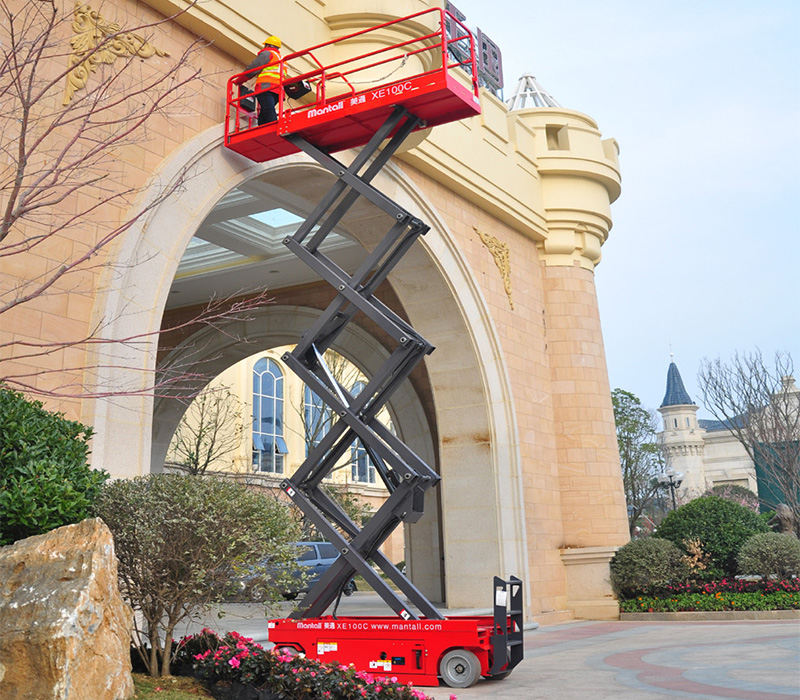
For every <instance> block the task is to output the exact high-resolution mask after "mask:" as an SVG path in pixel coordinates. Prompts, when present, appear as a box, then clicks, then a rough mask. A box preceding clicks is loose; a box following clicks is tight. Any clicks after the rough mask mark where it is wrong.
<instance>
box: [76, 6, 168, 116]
mask: <svg viewBox="0 0 800 700" xmlns="http://www.w3.org/2000/svg"><path fill="white" fill-rule="evenodd" d="M73 15H74V17H73V20H72V31H73V32H74V33H75V36H73V37H72V39H70V42H69V43H70V46H72V55H70V57H69V68H70V70H69V73H68V74H67V85H66V88H65V89H64V100H63V102H62V104H63V105H65V106H66V105H68V104H69V103H70V102H71V100H72V97H73V95H74V94H75V91H76V90H82V89H83V88H85V87H86V83H87V82H88V80H89V76H90V75H91V74H92V73H94V72H95V71H96V70H97V67H98V66H99V65H100V64H102V63H107V64H111V63H114V61H116V60H117V59H118V58H120V57H121V56H139V58H151V57H152V56H169V54H168V53H167V52H166V51H161V50H160V49H157V48H156V47H155V46H153V45H152V44H150V43H148V42H147V41H145V40H144V38H142V37H141V36H139V35H138V34H134V33H133V32H125V31H122V27H120V25H119V24H117V23H116V22H106V21H105V20H104V19H103V17H102V15H101V14H100V13H99V12H97V11H96V10H93V9H92V8H91V7H89V5H88V4H86V5H82V4H80V3H77V4H76V5H75V10H74V12H73Z"/></svg>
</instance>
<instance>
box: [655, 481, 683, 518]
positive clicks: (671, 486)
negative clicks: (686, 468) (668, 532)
mask: <svg viewBox="0 0 800 700" xmlns="http://www.w3.org/2000/svg"><path fill="white" fill-rule="evenodd" d="M658 483H659V484H663V485H664V486H667V487H668V488H669V492H670V494H671V495H672V510H675V509H676V508H677V507H678V504H677V502H676V501H675V490H676V489H678V488H680V485H681V484H682V483H683V474H681V473H680V472H673V471H668V472H666V473H665V474H659V475H658Z"/></svg>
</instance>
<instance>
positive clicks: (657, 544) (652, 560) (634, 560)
mask: <svg viewBox="0 0 800 700" xmlns="http://www.w3.org/2000/svg"><path fill="white" fill-rule="evenodd" d="M687 573H688V569H687V566H686V563H685V562H684V560H683V553H682V552H681V550H680V549H678V547H676V546H675V545H674V544H673V543H672V542H669V541H668V540H659V539H654V538H652V537H646V538H644V539H641V540H632V541H631V542H628V544H626V545H625V546H624V547H621V548H620V549H619V550H618V551H617V553H616V554H615V555H614V558H613V559H612V560H611V585H612V586H613V588H614V591H615V592H616V593H617V595H619V596H622V597H624V598H628V597H631V596H634V595H636V594H637V593H642V592H656V591H659V590H662V589H664V588H666V587H667V586H668V585H669V584H675V583H679V582H681V581H683V580H684V579H685V578H686V575H687Z"/></svg>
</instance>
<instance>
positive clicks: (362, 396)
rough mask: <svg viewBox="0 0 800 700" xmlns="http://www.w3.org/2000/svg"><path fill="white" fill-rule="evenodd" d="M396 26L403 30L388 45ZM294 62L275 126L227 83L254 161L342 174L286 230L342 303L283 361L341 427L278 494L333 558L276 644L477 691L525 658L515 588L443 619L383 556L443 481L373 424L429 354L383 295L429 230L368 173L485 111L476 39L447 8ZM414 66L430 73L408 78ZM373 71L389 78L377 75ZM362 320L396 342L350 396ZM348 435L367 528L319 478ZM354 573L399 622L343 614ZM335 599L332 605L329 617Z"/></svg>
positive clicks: (232, 116) (281, 623)
mask: <svg viewBox="0 0 800 700" xmlns="http://www.w3.org/2000/svg"><path fill="white" fill-rule="evenodd" d="M392 29H397V30H398V31H397V32H396V33H395V36H403V37H405V38H404V39H403V40H402V41H400V42H398V43H396V44H393V45H391V46H386V37H387V36H391V35H392V33H393V32H392V31H391V30H392ZM372 32H375V33H377V34H378V37H377V40H376V42H374V43H373V44H372V46H379V47H380V48H377V49H374V50H370V51H368V52H367V53H362V54H360V55H355V56H349V57H345V58H342V55H343V54H344V53H345V51H344V50H343V48H342V46H341V45H342V44H344V45H345V46H346V47H350V48H352V47H355V46H358V45H359V44H363V43H367V44H369V42H370V39H371V37H370V34H371V33H372ZM337 45H339V46H338V47H337ZM287 65H288V66H290V67H292V68H293V69H295V71H299V66H302V67H303V69H304V70H303V71H302V72H298V73H297V74H295V75H292V76H291V77H286V78H284V79H283V83H282V84H281V85H280V86H279V88H278V90H279V93H280V95H279V96H280V100H279V106H278V119H277V121H276V122H273V123H271V124H265V125H263V126H258V125H257V123H256V118H255V114H254V113H253V112H252V111H248V110H247V109H246V108H245V104H246V103H245V100H252V97H253V94H254V93H249V94H240V89H239V88H240V86H241V85H242V84H243V83H244V82H246V81H247V79H248V78H251V77H253V76H254V74H255V73H254V72H251V73H249V74H248V73H240V74H238V75H235V76H233V77H232V78H231V79H230V80H229V81H228V93H227V106H228V115H227V120H226V130H225V146H226V147H227V148H229V149H231V150H233V151H235V152H237V153H240V154H242V155H244V156H246V157H248V158H250V159H251V160H254V161H257V162H263V161H267V160H272V159H274V158H279V157H281V156H285V155H288V154H291V153H296V152H298V151H301V150H302V151H304V152H305V153H307V154H308V155H309V156H311V157H312V158H314V159H315V160H316V161H317V162H318V163H320V164H321V165H323V166H324V167H325V168H327V169H328V170H329V171H330V172H331V173H332V174H333V175H334V177H335V179H336V181H335V182H334V184H333V186H332V187H331V189H330V191H329V192H328V194H326V195H325V196H324V197H323V198H322V200H321V201H320V203H319V204H318V205H317V206H316V208H315V209H314V211H312V212H311V214H310V215H309V216H308V217H307V218H306V220H305V221H304V222H303V223H302V224H301V225H300V226H299V227H298V229H297V231H296V232H295V233H294V234H293V235H292V236H290V237H287V238H286V239H284V244H285V245H286V246H287V247H288V248H289V249H290V250H291V251H292V252H293V253H294V254H295V255H296V256H297V257H298V258H300V260H302V261H303V262H304V263H306V264H307V265H308V266H309V267H310V268H312V270H313V271H314V272H316V273H317V274H318V275H319V276H320V277H321V278H322V279H324V280H326V281H327V282H329V283H330V284H331V285H332V286H333V287H334V288H335V289H336V296H335V298H334V300H333V301H332V302H331V303H330V305H329V306H328V308H327V309H326V310H325V311H323V313H322V315H321V316H320V317H319V319H318V320H317V321H315V322H314V324H313V325H312V326H311V327H310V328H309V329H308V330H307V331H306V332H305V333H304V334H303V336H302V338H301V339H300V341H299V342H298V343H297V345H296V346H295V348H294V349H293V350H292V351H291V352H289V353H286V354H285V355H284V356H283V357H282V359H283V361H284V363H285V364H286V365H287V366H288V367H289V368H290V369H292V370H293V371H294V372H295V373H296V374H297V375H298V376H299V377H300V378H301V379H302V380H303V382H304V383H305V384H306V385H307V386H308V387H309V388H310V389H311V390H312V391H313V392H314V393H315V395H316V396H317V397H319V398H320V399H321V400H322V401H323V402H324V403H325V405H326V406H327V408H328V410H329V411H330V415H331V417H332V419H334V420H333V422H332V424H331V425H330V427H329V430H328V432H327V433H326V434H325V435H324V436H323V437H322V439H321V440H320V441H319V443H318V444H317V445H316V446H314V447H312V448H311V449H310V451H309V454H308V456H307V458H306V460H305V462H303V464H301V465H300V467H298V469H297V470H296V471H295V473H294V474H293V475H292V476H291V477H288V478H286V479H284V480H283V481H282V482H281V489H282V490H283V491H284V493H285V494H286V495H287V496H288V497H289V498H290V499H291V500H292V501H293V502H294V504H295V505H296V506H297V507H298V508H300V509H301V510H302V511H303V513H304V514H305V515H306V517H308V518H309V520H311V521H312V522H313V523H314V524H315V525H316V526H317V529H318V530H319V531H320V532H321V533H322V534H323V535H324V536H325V538H326V539H327V540H328V541H330V542H331V543H333V545H334V546H335V547H336V548H337V550H338V551H339V553H340V556H339V558H338V559H337V560H336V561H335V563H334V565H333V566H331V567H330V569H329V570H328V571H327V572H326V573H325V574H323V575H322V577H321V578H320V579H319V581H318V582H317V583H315V584H314V586H312V588H311V589H310V590H309V591H308V593H307V594H306V595H305V597H304V598H303V600H302V601H301V602H300V603H299V605H298V609H297V610H295V611H294V612H293V613H292V614H291V615H290V617H289V618H287V619H278V620H271V621H270V622H269V638H270V641H271V642H273V643H275V645H276V646H277V647H278V648H279V649H283V650H285V651H286V652H287V653H304V654H306V656H308V657H310V658H314V659H319V660H320V661H336V662H338V663H352V664H354V665H355V666H356V667H357V668H359V669H360V670H364V671H367V672H371V673H374V674H375V675H379V676H389V677H396V678H397V679H398V680H400V681H402V682H413V683H415V684H416V685H438V683H439V678H440V677H441V679H442V680H443V681H444V682H445V683H446V684H447V685H450V686H453V687H466V686H469V685H472V684H473V683H474V682H475V681H476V680H477V679H478V678H480V677H481V676H484V677H486V678H492V679H500V678H504V677H505V676H506V675H508V674H509V673H510V672H511V670H512V669H513V668H514V667H515V666H516V665H517V664H518V663H519V662H520V660H521V659H522V653H523V652H522V614H523V610H522V582H521V581H520V580H519V579H518V578H515V577H513V576H511V577H510V578H509V579H508V580H504V579H500V578H497V577H495V579H494V591H493V598H494V599H493V605H494V612H493V615H483V616H458V617H456V616H451V617H444V616H443V615H442V614H441V613H440V612H439V611H438V610H437V609H436V607H435V606H434V605H433V604H432V603H431V602H430V601H429V600H428V599H427V598H426V597H425V595H424V594H423V593H422V592H421V591H420V590H419V589H417V588H416V586H414V584H413V583H412V582H411V581H410V580H409V579H408V578H407V577H406V576H405V575H404V574H403V573H402V572H401V571H399V570H398V569H397V567H396V566H394V565H393V564H392V563H391V562H390V561H389V560H388V559H386V557H385V556H384V555H383V554H382V553H381V551H380V546H381V545H382V544H383V543H384V542H385V541H386V539H388V537H389V535H391V533H392V532H393V531H394V530H395V529H396V528H397V527H398V526H400V525H401V524H403V523H404V522H409V523H411V522H416V521H417V520H418V519H419V518H420V517H421V516H422V513H423V506H424V500H425V498H424V496H425V492H426V491H427V490H428V489H430V488H432V487H433V486H435V485H436V484H437V483H438V482H439V481H440V477H439V475H438V474H437V473H436V472H435V471H434V470H433V469H431V468H430V467H429V466H428V465H427V464H426V463H425V462H424V461H423V460H422V459H421V458H420V457H419V456H417V455H416V454H414V452H413V451H411V450H410V449H409V447H408V446H407V445H405V444H404V443H403V442H401V441H400V440H399V438H397V436H395V435H394V434H393V433H392V432H391V431H389V430H388V429H387V428H386V427H385V426H384V425H383V424H382V423H380V421H379V420H378V414H379V411H380V410H381V408H382V407H383V406H384V405H385V404H386V403H387V402H388V401H389V399H390V397H391V395H392V393H393V392H394V391H395V390H396V389H397V388H398V387H399V386H400V385H401V384H402V383H403V382H404V381H405V380H406V379H407V378H408V376H409V375H410V373H411V371H412V369H413V368H414V367H415V366H416V364H418V363H419V362H421V361H422V360H423V359H424V357H425V356H426V355H427V354H429V353H430V352H433V350H434V347H433V345H431V344H430V343H428V342H427V341H426V340H425V339H424V338H423V337H422V336H420V335H419V334H418V333H417V332H416V331H415V330H414V329H413V328H412V327H411V326H410V325H409V324H408V323H407V322H406V321H404V320H403V319H402V318H400V317H399V316H397V314H395V313H394V312H392V311H391V310H390V309H389V308H388V307H386V306H385V305H383V304H382V303H381V302H380V301H379V300H378V299H377V298H376V297H375V296H374V292H375V291H376V290H377V289H378V288H379V286H380V285H381V284H382V283H383V282H384V281H385V280H386V278H387V277H388V275H389V273H390V272H391V270H392V269H393V268H394V266H395V265H396V264H397V263H398V262H399V260H400V258H401V257H402V256H403V255H404V254H405V253H406V252H407V250H408V249H409V247H410V246H411V245H413V243H414V242H415V241H416V239H417V238H418V237H419V236H421V235H424V234H425V233H426V232H427V231H428V230H429V228H430V227H429V226H427V225H426V224H424V223H423V222H422V221H420V220H419V219H418V218H417V217H416V216H414V215H413V214H412V213H411V212H409V211H407V210H405V209H403V208H402V207H401V206H400V205H398V204H397V203H396V202H393V201H392V200H390V199H389V198H388V197H386V196H385V195H383V194H382V193H380V192H379V191H378V190H376V189H375V187H374V186H373V185H372V184H371V181H372V180H373V179H374V177H375V175H377V173H378V172H379V171H380V170H381V168H382V167H383V166H384V165H386V164H387V163H388V161H389V159H390V158H391V156H392V155H393V154H394V153H396V152H397V149H398V148H399V147H400V146H401V145H402V143H403V141H404V140H405V139H406V138H407V137H408V136H410V135H411V134H412V133H413V132H414V131H418V130H420V129H425V128H428V127H432V126H436V125H439V124H445V123H447V122H451V121H456V120H459V119H463V118H466V117H471V116H474V115H476V114H479V113H480V102H479V99H478V80H477V74H476V68H475V51H474V45H473V38H472V35H471V34H470V32H469V30H468V29H467V28H466V27H465V26H464V25H463V24H461V23H460V22H459V21H458V20H457V19H456V18H455V17H453V16H452V15H450V14H449V13H448V12H445V11H444V10H442V9H439V8H434V9H431V10H426V11H424V12H420V13H417V14H414V15H410V16H408V17H404V18H401V19H398V20H395V21H393V22H387V23H385V24H382V25H379V26H377V27H372V28H370V29H365V30H363V31H360V32H355V33H353V34H349V35H347V36H345V37H341V38H339V39H336V40H333V41H330V42H326V43H324V44H320V45H318V46H314V47H312V48H310V49H306V50H304V51H298V52H296V53H292V54H289V55H287V56H285V57H284V58H282V59H281V70H280V74H281V75H284V74H285V73H284V66H287ZM410 65H417V66H418V67H421V70H417V71H416V72H414V71H413V70H411V69H410V68H409V66H410ZM309 66H310V68H309ZM256 72H257V71H256ZM377 74H380V75H381V76H382V77H381V78H375V77H374V76H375V75H377ZM299 81H305V82H306V83H307V84H308V86H309V87H310V88H311V91H310V92H309V94H308V95H307V97H306V101H305V102H303V103H297V104H294V103H293V105H287V104H286V100H285V86H284V83H285V84H292V83H297V82H299ZM358 146H363V148H361V149H360V151H359V152H358V153H357V154H356V156H355V157H354V158H353V161H352V162H351V163H350V164H349V165H346V164H344V163H341V162H340V161H338V160H336V158H335V157H333V156H332V155H331V154H332V153H336V152H338V151H342V150H344V149H348V148H355V147H358ZM359 198H366V199H368V200H369V201H370V202H372V203H373V204H374V205H375V206H376V207H378V208H379V209H382V210H383V212H384V213H385V214H386V215H387V217H388V225H389V229H390V230H389V232H388V233H387V234H386V235H385V236H384V238H383V240H381V241H380V242H379V243H378V244H377V245H376V246H375V247H374V248H373V250H371V251H367V253H366V257H365V259H364V260H363V261H362V262H361V263H360V264H359V265H358V266H357V269H356V270H355V272H349V271H345V270H343V269H342V268H340V267H339V266H338V265H337V264H336V263H335V262H334V261H333V260H332V259H331V258H329V257H327V256H326V255H325V254H324V253H323V251H322V250H321V246H322V243H323V242H324V240H325V238H326V237H327V236H328V235H329V234H330V233H332V232H333V231H334V228H335V227H336V225H337V224H338V223H339V221H341V219H342V217H343V216H344V215H345V214H346V212H347V211H348V210H349V208H350V207H351V206H352V205H353V204H354V202H355V201H356V200H357V199H359ZM358 313H363V314H364V315H365V316H366V317H368V318H369V319H370V320H371V321H372V322H373V323H374V324H376V325H377V326H379V327H380V328H381V329H382V330H383V332H384V333H385V336H386V337H387V338H388V339H389V340H388V341H387V343H389V344H390V343H394V344H395V347H394V348H393V349H392V350H391V354H390V356H389V357H388V359H386V360H385V362H384V364H383V365H382V366H381V367H380V368H378V369H377V370H376V371H375V373H374V375H373V376H372V377H371V378H370V379H369V381H368V382H367V385H366V386H363V387H362V388H361V390H360V391H359V393H358V394H357V395H356V394H351V393H350V391H351V388H350V387H345V386H342V385H341V384H340V383H339V382H338V381H337V380H336V379H335V378H334V376H333V374H332V373H331V371H330V368H329V367H327V365H326V363H325V359H324V354H325V351H326V350H327V349H328V348H330V347H331V346H332V345H333V344H334V343H335V341H336V338H337V337H338V336H339V334H340V333H341V332H342V331H343V330H344V328H345V326H346V325H347V324H348V323H349V322H350V321H351V320H352V319H353V317H354V316H355V315H356V314H358ZM354 440H359V441H360V443H361V446H362V447H363V448H364V450H365V451H366V453H367V454H368V455H369V458H370V460H371V462H372V464H373V465H374V466H375V469H376V472H377V474H378V475H379V476H380V478H381V480H382V481H383V483H384V485H385V487H386V489H387V490H388V492H389V498H388V499H387V501H386V502H385V503H384V504H383V505H382V506H381V507H380V508H379V509H378V510H377V511H376V512H375V513H374V514H373V515H372V517H371V518H370V520H369V521H367V522H366V523H364V524H362V525H357V524H356V523H354V522H353V521H352V520H350V518H349V517H348V516H347V514H346V513H345V512H344V511H343V510H342V509H341V508H340V507H339V505H338V504H337V503H336V502H335V501H334V500H333V499H331V498H330V496H329V495H328V494H327V492H326V490H325V489H324V485H323V483H322V482H323V479H325V478H326V477H328V476H330V475H331V473H332V472H333V471H334V470H335V469H336V468H337V465H338V463H339V461H340V460H341V458H342V456H343V455H344V454H345V453H347V452H348V450H349V449H350V446H351V445H352V444H353V442H354ZM476 497H477V495H476ZM378 569H380V570H381V571H382V572H383V573H384V575H385V576H386V578H387V579H388V580H389V581H391V583H393V584H394V586H395V587H396V589H397V590H395V589H394V588H392V587H391V586H390V585H389V583H388V582H387V580H385V579H384V578H383V577H382V576H381V575H380V574H379V573H378V571H377V570H378ZM355 574H361V575H362V576H363V577H364V578H365V580H366V581H367V583H368V584H369V585H370V586H371V587H372V588H373V589H374V590H375V591H376V592H377V593H378V594H379V595H380V597H381V598H382V599H383V600H384V602H385V603H386V604H387V605H388V606H389V608H391V610H393V612H394V613H395V614H396V615H397V617H360V618H355V617H337V616H336V610H337V608H338V604H339V601H340V599H341V595H342V592H343V590H344V587H345V585H346V584H347V583H348V582H349V581H350V579H351V578H352V577H353V575H355ZM397 591H399V592H400V594H404V596H405V599H403V598H401V597H400V595H398V592H397ZM331 606H333V614H330V615H326V614H325V613H326V612H327V611H328V609H329V608H330V607H331Z"/></svg>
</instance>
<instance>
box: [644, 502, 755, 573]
mask: <svg viewBox="0 0 800 700" xmlns="http://www.w3.org/2000/svg"><path fill="white" fill-rule="evenodd" d="M768 529H769V528H768V527H767V524H766V523H765V522H764V520H763V518H761V517H759V516H758V514H756V513H754V512H753V511H751V510H749V509H748V508H745V507H744V506H741V505H739V504H738V503H734V502H733V501H729V500H726V499H724V498H719V497H718V496H703V497H702V498H695V499H694V500H693V501H690V502H689V503H687V504H685V505H683V506H681V507H680V508H678V509H677V510H673V511H672V512H671V513H670V514H669V515H667V517H666V518H664V520H663V521H662V522H661V525H660V526H659V528H658V531H657V532H656V533H655V534H654V535H653V536H654V537H656V538H661V539H665V540H669V541H670V542H673V543H674V544H676V545H677V546H678V547H680V548H681V549H682V550H683V551H684V552H686V553H687V554H688V553H689V549H688V548H687V545H688V543H690V542H698V541H699V542H700V544H701V546H702V550H703V552H704V553H705V554H707V555H708V557H709V559H710V566H709V567H708V570H707V572H706V574H707V576H709V577H716V578H721V577H722V576H732V575H734V574H735V573H736V555H737V554H738V553H739V550H740V549H741V547H742V545H743V544H744V543H745V541H746V540H747V539H748V538H750V537H752V536H753V535H755V534H758V533H759V532H766V531H767V530H768Z"/></svg>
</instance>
